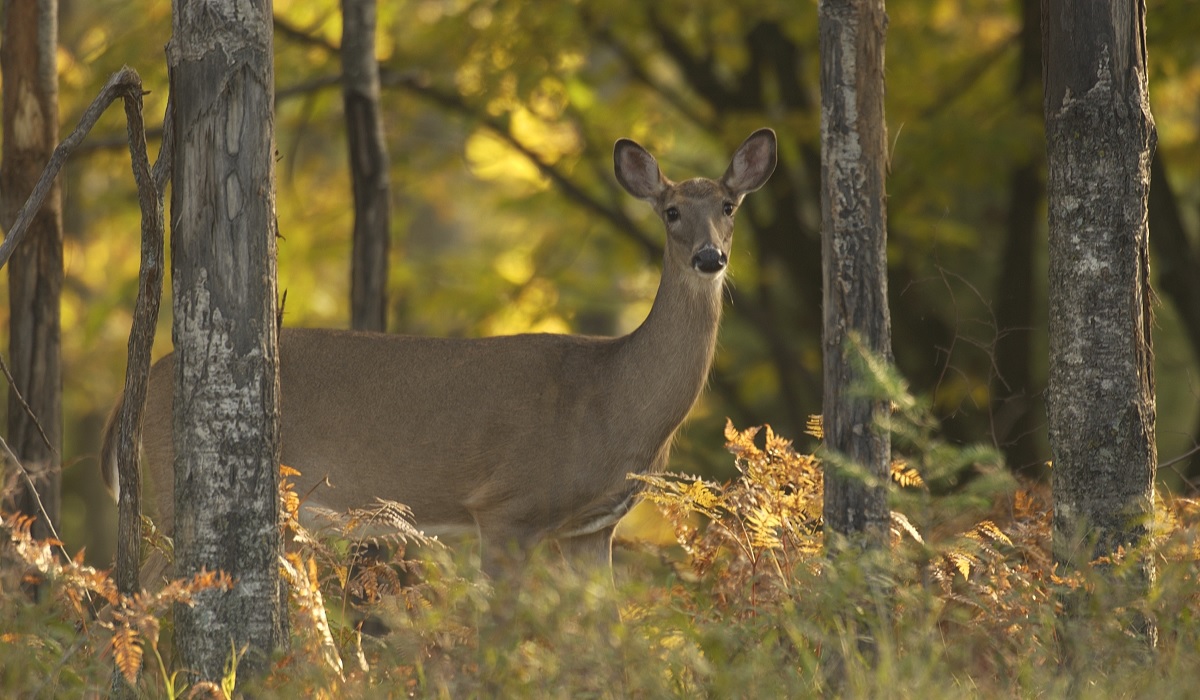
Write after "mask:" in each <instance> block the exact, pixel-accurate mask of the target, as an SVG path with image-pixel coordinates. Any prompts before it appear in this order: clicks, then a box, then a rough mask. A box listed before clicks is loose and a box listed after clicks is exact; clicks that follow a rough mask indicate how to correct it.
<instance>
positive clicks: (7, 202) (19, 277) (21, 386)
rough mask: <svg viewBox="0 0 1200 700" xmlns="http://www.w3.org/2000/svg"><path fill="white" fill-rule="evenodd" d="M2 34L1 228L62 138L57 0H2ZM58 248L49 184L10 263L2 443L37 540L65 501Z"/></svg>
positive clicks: (56, 205) (54, 195)
mask: <svg viewBox="0 0 1200 700" xmlns="http://www.w3.org/2000/svg"><path fill="white" fill-rule="evenodd" d="M3 34H4V36H3V45H2V46H0V65H2V68H0V72H2V74H3V88H4V96H3V103H4V105H3V121H4V144H3V154H2V156H0V210H2V216H3V222H2V223H3V226H4V229H5V230H6V231H7V230H9V229H10V227H11V226H12V224H13V222H14V220H15V219H16V216H17V212H18V211H19V210H20V209H21V206H22V205H23V204H24V203H25V200H26V199H27V198H28V197H29V194H30V192H31V191H32V189H33V185H34V183H35V182H37V180H38V177H39V176H40V175H41V174H42V169H43V168H44V167H45V166H46V163H48V162H49V160H50V156H51V154H52V153H53V151H54V147H55V144H56V142H57V139H58V68H57V61H56V51H57V48H58V3H57V0H36V1H34V0H27V1H25V2H13V1H12V0H5V2H4V31H3ZM62 246H63V241H62V199H61V196H60V191H59V187H58V185H57V184H55V185H54V187H53V188H52V189H51V191H50V194H49V196H48V197H47V198H46V200H45V202H44V204H43V205H42V207H41V209H39V210H38V212H37V214H36V215H35V216H34V219H33V221H32V223H31V224H30V227H29V233H28V235H27V236H26V237H25V240H23V241H22V242H21V244H20V245H19V246H17V248H16V250H15V251H14V252H13V256H12V258H11V261H12V262H11V264H10V265H9V268H8V289H9V292H8V293H9V302H8V303H9V329H10V332H9V354H10V357H11V361H12V374H13V379H14V380H15V381H14V386H13V387H11V388H10V390H9V394H8V441H9V446H10V447H11V448H12V450H13V452H14V453H15V454H16V456H17V457H18V458H19V459H20V460H21V463H22V464H23V465H24V466H25V469H26V470H27V471H28V472H29V474H30V476H31V477H32V480H33V483H34V484H35V486H36V493H34V492H32V491H30V489H29V485H28V483H26V482H24V480H23V479H21V480H18V482H17V484H18V489H17V493H16V496H15V497H14V499H13V500H14V502H13V503H12V504H9V505H10V507H15V508H16V509H17V510H19V511H21V512H23V513H28V514H30V515H33V516H35V517H37V518H38V521H37V523H36V524H35V525H34V529H33V533H34V535H35V536H37V537H49V536H51V533H52V532H55V531H57V528H58V520H59V508H60V502H61V493H60V491H61V485H62V473H61V468H62V465H61V457H60V455H61V454H62V357H61V328H60V321H59V298H60V296H61V294H62V280H63V249H62ZM18 392H19V394H20V395H19V396H18ZM22 397H23V398H24V400H25V402H26V403H27V404H28V410H27V409H26V408H25V406H22V404H21V398H22ZM39 501H40V505H39ZM43 510H44V512H43Z"/></svg>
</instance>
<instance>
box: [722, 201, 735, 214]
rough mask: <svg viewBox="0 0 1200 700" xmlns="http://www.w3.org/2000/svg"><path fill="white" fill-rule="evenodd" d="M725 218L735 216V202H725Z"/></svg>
mask: <svg viewBox="0 0 1200 700" xmlns="http://www.w3.org/2000/svg"><path fill="white" fill-rule="evenodd" d="M724 212H725V216H733V202H725V207H724Z"/></svg>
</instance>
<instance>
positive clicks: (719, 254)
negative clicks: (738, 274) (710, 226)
mask: <svg viewBox="0 0 1200 700" xmlns="http://www.w3.org/2000/svg"><path fill="white" fill-rule="evenodd" d="M728 264H729V256H728V255H726V254H725V251H723V250H717V249H716V248H714V247H713V246H710V245H706V246H704V247H703V248H701V249H700V250H699V252H697V253H696V254H695V255H693V256H692V268H693V269H695V270H699V271H700V272H703V273H706V274H710V275H711V274H713V273H715V272H720V271H721V270H724V269H725V266H726V265H728Z"/></svg>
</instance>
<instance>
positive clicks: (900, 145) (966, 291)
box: [0, 0, 1200, 563]
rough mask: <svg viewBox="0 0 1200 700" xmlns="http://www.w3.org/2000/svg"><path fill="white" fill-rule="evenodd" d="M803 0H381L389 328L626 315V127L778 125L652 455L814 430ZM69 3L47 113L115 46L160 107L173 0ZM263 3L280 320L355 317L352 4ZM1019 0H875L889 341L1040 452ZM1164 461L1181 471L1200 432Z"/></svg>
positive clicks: (1175, 47) (93, 311) (1186, 222)
mask: <svg viewBox="0 0 1200 700" xmlns="http://www.w3.org/2000/svg"><path fill="white" fill-rule="evenodd" d="M816 5H817V4H816V1H815V0H802V1H800V2H796V1H792V2H782V1H779V0H757V1H755V2H750V1H749V0H721V1H720V2H717V1H715V0H689V2H686V3H684V2H682V1H680V0H663V1H660V2H653V3H646V2H640V1H634V0H604V1H603V2H597V1H595V0H572V1H568V2H554V3H542V2H538V3H529V2H512V1H505V0H399V1H396V2H383V3H380V7H379V28H380V31H379V38H378V53H379V56H378V57H379V60H380V63H381V66H382V80H383V83H384V94H383V103H384V113H385V118H386V131H387V140H388V148H389V152H390V156H391V162H392V166H391V182H392V198H393V208H392V212H393V221H392V235H393V253H392V260H391V264H392V273H391V284H390V293H391V309H390V315H389V319H388V327H389V330H390V331H392V332H401V333H410V334H430V335H448V336H478V335H488V334H507V333H517V332H525V331H550V332H579V333H593V334H618V333H625V332H628V331H630V330H632V329H633V328H634V327H636V325H637V324H638V323H640V322H641V320H642V319H643V318H644V315H645V313H646V312H647V310H648V309H649V305H650V303H651V301H652V300H653V296H654V292H655V289H656V286H657V280H658V269H659V268H658V263H659V261H658V258H659V253H660V250H661V245H662V244H661V235H662V231H661V227H660V225H659V224H658V222H657V221H655V220H654V218H653V216H652V214H651V212H650V209H649V208H648V207H646V206H645V205H644V204H642V203H640V202H637V201H635V200H633V199H632V198H631V197H629V196H628V195H626V194H625V193H624V192H623V191H621V190H620V189H619V187H618V186H617V184H616V182H615V180H614V178H613V176H612V165H611V163H612V161H611V147H612V143H613V142H614V140H616V139H617V138H619V137H622V136H628V137H632V138H634V139H636V140H638V141H640V142H641V143H642V144H643V145H645V146H647V147H648V148H649V149H650V150H651V151H652V152H654V153H655V154H656V155H658V157H659V160H660V163H661V164H662V167H663V170H664V172H665V173H666V174H667V175H668V176H669V177H671V178H673V179H677V180H678V179H684V178H687V177H692V176H695V175H705V176H709V177H715V176H717V175H719V174H720V173H721V172H722V170H723V168H724V167H725V165H726V163H727V158H728V157H729V154H730V153H731V152H732V150H733V148H734V147H736V146H737V144H738V143H739V142H740V141H741V139H742V138H744V137H745V136H746V135H747V134H749V133H750V131H752V130H753V129H755V128H757V127H759V126H771V127H773V128H774V129H775V130H776V131H777V132H778V134H779V137H780V164H779V168H778V170H777V171H776V174H775V176H774V178H773V179H772V181H771V182H770V183H769V184H768V186H767V187H766V188H765V189H764V190H763V191H761V192H759V193H757V194H755V195H753V196H751V197H750V198H749V199H748V200H747V201H748V204H747V206H746V207H745V208H744V209H743V210H742V214H741V216H740V217H739V223H738V234H737V237H736V241H735V246H734V252H733V255H732V276H731V279H730V293H729V296H730V303H729V304H727V313H726V317H725V321H724V324H723V327H722V330H721V346H720V351H719V353H718V357H717V364H716V367H715V369H714V372H713V376H712V379H711V382H710V389H709V391H708V393H707V396H706V397H705V399H704V400H703V402H702V403H701V404H700V405H699V406H698V407H697V408H696V410H695V411H694V412H693V418H692V420H691V422H690V424H689V426H688V427H687V428H685V431H684V433H683V436H682V438H681V439H680V440H679V442H678V445H677V449H676V451H675V453H674V455H673V457H672V466H673V468H675V469H679V470H682V471H686V472H690V473H700V474H708V475H712V476H715V477H717V478H725V477H729V476H731V475H732V474H731V473H727V472H729V471H730V468H729V467H728V464H727V460H726V459H725V456H724V450H723V449H722V448H721V444H722V426H723V425H724V421H725V417H726V416H728V417H731V418H732V419H733V420H734V422H735V423H736V424H738V425H758V424H762V423H770V424H772V425H774V426H775V428H776V429H777V430H778V431H779V432H780V433H782V434H785V435H793V436H799V435H801V434H803V433H804V426H805V422H806V418H807V416H808V415H809V414H815V413H819V412H820V411H821V406H820V396H821V352H820V333H821V325H820V319H821V267H820V201H819V195H818V192H819V191H818V178H819V175H820V170H819V165H820V163H819V155H820V142H819V122H820V102H819V96H820V90H819V82H818V81H819V70H820V67H819V63H818V37H817V26H816V17H817V12H816V9H817V7H816ZM1148 6H1149V14H1148V24H1149V56H1150V66H1151V71H1152V74H1151V75H1150V86H1151V103H1152V107H1153V110H1154V115H1155V118H1156V120H1157V124H1158V129H1159V148H1158V152H1159V156H1158V159H1157V162H1156V164H1155V165H1156V168H1159V170H1156V173H1155V178H1156V179H1155V181H1154V183H1153V186H1154V188H1155V195H1156V196H1157V197H1158V199H1157V200H1156V201H1157V202H1158V204H1159V206H1158V207H1157V208H1155V207H1154V206H1153V205H1152V213H1151V237H1152V240H1153V241H1154V243H1155V249H1154V259H1153V264H1154V265H1155V266H1156V270H1157V271H1158V274H1159V275H1160V277H1161V279H1160V280H1159V285H1158V286H1159V293H1160V297H1161V303H1160V304H1159V305H1158V316H1157V323H1158V326H1157V329H1156V330H1157V331H1158V335H1157V337H1156V345H1157V347H1156V350H1157V363H1158V364H1157V366H1158V389H1159V402H1158V416H1159V421H1160V422H1159V429H1158V435H1159V441H1160V445H1159V454H1160V458H1161V459H1162V460H1163V461H1164V462H1166V461H1168V460H1171V459H1172V458H1174V457H1176V456H1177V455H1181V454H1183V453H1185V452H1187V451H1188V450H1189V449H1191V448H1192V446H1194V445H1196V444H1197V437H1196V436H1197V433H1198V428H1197V424H1198V420H1200V415H1198V414H1200V411H1198V410H1197V409H1198V407H1200V400H1198V397H1200V377H1198V375H1197V357H1198V355H1200V287H1197V285H1198V284H1200V252H1198V251H1200V241H1198V240H1197V238H1198V234H1200V232H1198V228H1200V217H1198V216H1197V215H1198V214H1200V143H1198V140H1197V129H1198V128H1200V60H1198V59H1200V43H1197V42H1196V41H1195V37H1196V36H1197V35H1200V13H1196V12H1195V11H1194V10H1195V8H1194V7H1193V6H1192V4H1191V3H1181V2H1172V1H1171V0H1148ZM60 11H61V21H60V31H61V44H62V45H61V49H60V52H59V67H60V80H61V94H60V101H61V113H62V119H63V125H62V133H64V134H65V133H66V132H67V131H69V130H70V129H71V128H72V127H73V126H74V124H75V122H76V120H77V118H78V115H79V114H80V113H81V112H82V110H83V109H84V108H85V107H86V105H87V104H88V103H89V102H90V101H91V100H92V99H93V97H94V96H95V94H96V92H97V91H98V89H99V87H100V86H101V85H102V84H103V82H104V81H105V80H106V79H107V78H108V76H109V75H110V74H111V73H112V72H114V71H115V70H117V69H118V68H120V67H121V66H122V65H123V64H128V65H130V66H133V67H134V68H136V69H137V70H138V71H139V72H140V73H141V75H142V77H143V79H144V81H145V84H146V85H147V87H148V89H150V90H152V92H151V94H149V95H147V98H146V102H145V104H146V115H147V122H148V123H149V124H151V125H154V124H156V123H161V115H162V113H163V108H164V106H165V98H166V92H167V76H166V68H165V61H164V58H163V49H164V46H165V45H166V43H167V41H168V40H169V39H170V27H171V18H170V4H169V3H166V2H161V1H154V0H89V1H88V2H82V1H80V0H60ZM275 14H276V33H275V53H276V90H277V93H278V101H277V114H276V128H277V132H276V138H277V149H278V159H277V169H278V200H277V204H278V216H279V224H280V231H281V234H282V236H283V240H282V241H280V245H279V284H280V288H281V289H286V290H287V302H286V308H285V312H286V313H285V318H284V322H285V324H287V325H293V326H336V327H345V326H346V325H347V324H348V320H347V319H348V316H349V311H348V306H349V282H348V273H349V251H350V231H351V227H352V221H351V215H352V206H351V194H350V180H349V176H348V173H347V167H348V166H347V163H348V158H347V154H346V152H345V134H344V128H343V122H342V98H341V90H340V86H339V83H338V75H339V72H340V64H339V58H338V53H337V45H338V42H339V40H340V36H341V20H340V9H339V6H338V3H337V2H336V0H276V2H275ZM1038 15H1039V4H1038V2H1037V1H1036V0H929V1H927V2H919V3H892V4H891V6H890V7H889V18H890V24H889V30H888V38H887V53H888V56H887V66H888V73H887V81H888V85H887V106H886V108H887V119H888V124H889V135H890V139H891V142H892V148H891V163H890V177H889V180H888V191H889V200H888V204H889V212H888V213H889V233H890V238H889V256H890V299H891V309H892V326H893V334H894V352H895V358H896V362H897V364H898V367H899V369H900V370H901V372H902V373H903V374H904V375H905V376H907V377H908V379H909V380H910V382H911V384H912V386H913V388H914V390H915V391H917V392H919V393H923V394H925V395H927V396H929V397H930V398H931V400H932V405H933V406H934V409H935V411H936V413H937V415H938V417H939V419H940V420H941V421H942V428H943V430H944V432H945V434H946V435H947V436H948V437H949V438H950V439H951V440H954V441H960V442H964V443H965V442H975V441H984V442H987V443H991V444H993V445H995V446H996V447H998V448H1000V449H1001V450H1002V451H1003V452H1004V453H1005V455H1006V457H1007V459H1008V462H1009V466H1010V468H1012V469H1013V470H1014V471H1017V472H1020V473H1022V474H1024V475H1027V476H1031V477H1039V476H1044V470H1045V463H1046V461H1047V460H1048V459H1049V456H1050V455H1049V449H1048V447H1047V444H1046V438H1045V416H1044V409H1043V401H1042V396H1041V394H1042V392H1043V390H1044V388H1045V383H1046V380H1045V375H1046V360H1045V356H1046V337H1045V318H1044V317H1045V313H1046V311H1045V308H1046V306H1045V287H1046V280H1045V276H1046V273H1045V269H1046V266H1045V248H1046V245H1045V237H1046V232H1045V213H1044V206H1045V204H1044V196H1045V195H1044V184H1043V183H1044V175H1043V168H1044V166H1043V151H1044V142H1043V136H1042V126H1041V122H1042V116H1041V85H1040V78H1041V65H1040V45H1039V41H1040V36H1039V29H1038V24H1037V23H1038V21H1039V17H1038ZM157 133H158V132H157V131H155V132H154V134H157ZM124 134H125V127H124V123H123V117H122V115H121V113H120V110H117V109H111V110H109V114H108V115H107V116H106V117H105V119H104V120H103V121H102V122H101V124H100V126H99V127H97V129H96V131H94V132H93V135H92V136H91V137H90V139H89V140H88V143H87V146H85V150H84V152H82V153H81V154H80V155H79V156H77V157H76V158H75V159H74V160H73V161H72V162H71V164H70V165H69V167H68V169H67V171H66V173H65V175H64V185H65V190H64V192H65V210H64V211H65V236H66V248H65V261H66V268H67V269H66V285H65V297H64V300H63V325H64V328H63V347H64V350H63V352H64V361H65V380H64V387H63V388H64V393H65V399H64V404H65V411H66V420H65V425H66V448H65V452H66V454H65V455H64V463H65V465H66V467H65V468H66V471H65V474H64V484H65V491H66V493H65V494H64V500H63V521H64V527H63V531H64V535H65V538H66V540H67V544H68V549H69V550H71V551H74V550H75V549H77V548H78V547H80V546H84V545H86V546H88V547H89V559H92V560H95V561H97V562H99V563H104V562H107V561H108V560H109V558H110V557H111V551H112V550H111V547H112V544H111V539H112V537H111V533H114V532H115V524H114V523H115V506H112V505H111V503H110V502H109V500H108V499H107V496H102V487H101V486H100V483H99V479H98V475H97V470H96V460H95V455H96V451H97V449H98V448H97V444H98V440H97V436H98V433H99V429H100V426H101V424H102V422H103V420H104V417H105V415H106V413H107V411H108V410H109V407H110V406H111V404H112V401H113V399H114V398H115V396H116V394H117V392H118V391H119V390H120V388H121V385H122V382H123V377H124V374H123V373H124V357H125V345H126V338H127V334H128V332H129V325H130V314H131V310H132V306H133V299H134V296H135V293H136V275H137V262H138V246H139V241H138V210H137V203H136V196H135V191H134V186H133V182H132V177H131V176H130V172H129V161H128V154H127V152H126V150H125V141H124V138H125V136H124ZM151 148H152V150H154V149H157V143H152V144H151ZM1160 173H1165V176H1161V175H1160ZM1167 195H1169V198H1166V199H1164V198H1165V197H1166V196H1167ZM1164 202H1165V203H1164ZM1160 242H1161V245H1160ZM1168 244H1169V245H1171V246H1172V247H1170V248H1163V247H1161V246H1165V245H1168ZM1168 272H1170V274H1173V275H1174V276H1173V277H1171V278H1169V279H1168V278H1167V277H1166V275H1168ZM5 289H6V288H5ZM168 289H169V288H168ZM169 312H170V305H169V303H164V312H163V313H164V318H163V319H162V321H161V323H160V333H159V337H158V340H157V341H156V346H155V354H156V356H161V355H162V354H165V353H166V352H168V351H169V350H170V331H169V328H170V322H169V317H168V316H167V315H168V314H169ZM6 313H7V304H4V305H2V306H0V314H6ZM2 320H5V321H6V319H2ZM5 327H7V324H5ZM3 405H5V404H0V406H3ZM403 419H404V417H403V416H396V420H403ZM446 437H447V439H452V437H451V436H446ZM798 447H800V448H801V449H806V448H807V447H809V446H807V445H803V444H801V445H799V446H798ZM722 470H725V471H722ZM1160 477H1161V479H1162V481H1163V483H1164V485H1165V486H1167V487H1169V488H1171V489H1175V490H1181V491H1185V492H1186V491H1192V490H1194V488H1193V487H1192V486H1191V485H1189V484H1196V483H1200V481H1198V480H1200V461H1197V460H1195V459H1192V460H1188V459H1185V460H1181V461H1177V462H1175V463H1173V464H1170V465H1169V466H1168V467H1167V468H1165V469H1163V470H1162V471H1161V472H1160ZM1189 480H1190V481H1189Z"/></svg>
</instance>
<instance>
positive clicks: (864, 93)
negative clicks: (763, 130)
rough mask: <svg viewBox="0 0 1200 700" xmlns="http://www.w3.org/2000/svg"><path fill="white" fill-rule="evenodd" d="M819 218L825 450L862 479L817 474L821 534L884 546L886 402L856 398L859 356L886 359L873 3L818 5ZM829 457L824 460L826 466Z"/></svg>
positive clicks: (880, 33)
mask: <svg viewBox="0 0 1200 700" xmlns="http://www.w3.org/2000/svg"><path fill="white" fill-rule="evenodd" d="M818 16H819V31H820V42H821V100H822V105H821V212H822V217H821V218H822V229H823V236H824V238H823V256H822V257H823V262H824V267H823V271H824V275H823V278H824V312H825V322H824V334H823V345H824V354H825V359H824V362H825V384H824V403H823V413H824V421H825V447H826V449H827V450H828V451H829V452H830V453H833V455H837V456H838V459H845V460H849V461H850V462H851V463H852V464H854V465H856V466H857V467H858V468H862V469H864V470H865V471H866V473H867V475H868V478H863V477H862V476H860V475H855V474H853V470H850V471H847V470H845V469H842V468H839V467H837V466H834V465H833V462H832V461H829V465H830V466H827V467H826V470H825V508H824V515H825V527H826V529H827V530H830V531H832V532H834V533H837V534H839V535H846V536H853V537H855V538H856V539H861V541H862V542H863V543H865V544H867V545H868V546H875V547H886V546H887V544H888V526H889V512H888V504H887V483H888V474H889V467H890V463H891V442H890V438H889V436H888V434H887V431H886V429H885V428H884V427H882V425H881V423H882V422H883V421H885V420H886V419H887V414H888V407H889V402H888V400H887V398H886V397H874V396H865V395H864V394H863V393H862V392H861V391H860V390H861V389H863V388H864V387H863V384H864V382H863V378H864V376H865V374H864V367H863V363H862V358H861V357H860V352H859V348H858V347H857V346H858V345H859V344H861V350H864V351H867V352H870V353H872V354H875V355H877V356H882V357H883V358H885V359H887V360H890V359H891V320H890V316H889V314H888V307H887V256H886V250H887V210H886V205H885V199H884V177H885V173H886V168H887V127H886V125H885V123H884V112H883V97H884V81H883V63H884V36H885V33H886V28H887V15H886V14H885V13H884V7H883V2H882V0H822V2H821V3H820V5H819V9H818ZM833 455H831V457H832V456H833Z"/></svg>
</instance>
